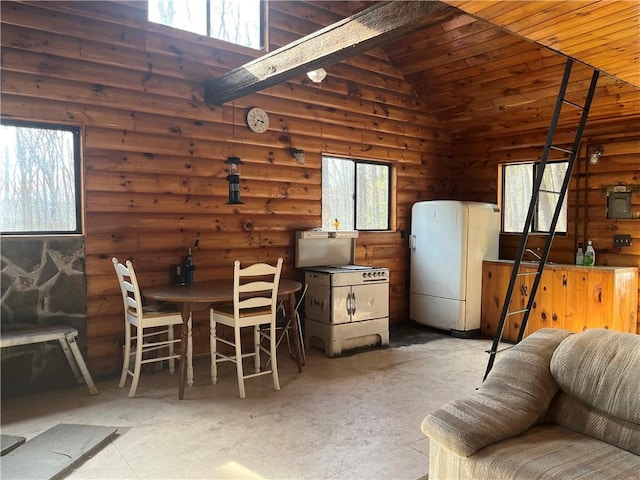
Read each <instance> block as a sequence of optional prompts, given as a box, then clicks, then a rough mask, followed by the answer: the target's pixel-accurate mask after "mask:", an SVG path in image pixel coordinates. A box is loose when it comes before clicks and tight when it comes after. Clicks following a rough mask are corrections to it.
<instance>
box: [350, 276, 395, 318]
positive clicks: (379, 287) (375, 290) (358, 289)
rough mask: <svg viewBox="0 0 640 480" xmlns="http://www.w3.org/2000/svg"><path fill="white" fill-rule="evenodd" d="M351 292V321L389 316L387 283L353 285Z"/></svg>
mask: <svg viewBox="0 0 640 480" xmlns="http://www.w3.org/2000/svg"><path fill="white" fill-rule="evenodd" d="M351 288H352V293H351V321H352V322H361V321H363V320H373V319H376V318H385V317H388V316H389V283H388V282H382V283H368V284H366V285H354V286H353V287H351Z"/></svg>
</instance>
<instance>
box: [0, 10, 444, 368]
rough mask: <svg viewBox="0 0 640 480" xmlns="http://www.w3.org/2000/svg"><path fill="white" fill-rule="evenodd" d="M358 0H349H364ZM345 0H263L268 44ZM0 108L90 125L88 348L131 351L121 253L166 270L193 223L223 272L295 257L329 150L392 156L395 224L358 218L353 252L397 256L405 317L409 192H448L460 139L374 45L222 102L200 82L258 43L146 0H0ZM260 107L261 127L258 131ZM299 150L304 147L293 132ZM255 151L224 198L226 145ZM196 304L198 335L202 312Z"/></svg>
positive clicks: (374, 261) (202, 340)
mask: <svg viewBox="0 0 640 480" xmlns="http://www.w3.org/2000/svg"><path fill="white" fill-rule="evenodd" d="M354 3H357V2H354ZM341 8H345V7H344V6H343V4H342V2H310V3H306V2H288V1H283V2H270V11H269V12H268V18H269V22H270V28H269V38H270V43H271V48H272V49H273V48H276V47H279V46H281V45H284V44H286V43H288V42H291V41H293V40H295V39H296V38H299V37H301V36H303V35H306V34H307V33H310V32H312V31H315V30H318V29H319V28H321V27H322V26H325V25H328V24H331V23H333V22H335V21H337V20H338V19H340V18H342V17H344V16H347V15H348V14H350V13H351V12H345V11H341ZM1 9H2V11H1V19H2V20H1V21H2V24H1V36H2V99H1V100H2V115H3V117H6V118H18V119H24V120H31V121H38V122H52V123H64V124H71V125H78V126H80V127H81V128H82V140H83V142H82V143H83V161H84V187H85V188H84V195H85V235H86V254H87V258H86V272H87V289H88V292H87V295H88V304H87V308H88V312H87V335H88V361H89V364H90V368H91V370H92V372H93V374H94V375H96V376H103V375H111V374H115V373H117V372H118V371H119V369H120V366H121V356H122V350H121V345H122V338H123V335H124V333H123V320H122V300H121V297H120V292H119V289H118V285H117V282H116V278H115V274H114V271H113V266H112V264H111V257H112V256H114V255H115V256H117V257H118V258H120V259H121V260H124V259H127V258H130V259H132V260H133V262H134V265H135V266H136V269H137V271H138V274H139V278H140V281H141V284H142V285H143V286H151V285H156V284H164V283H167V282H169V269H170V265H172V264H176V263H179V261H180V258H181V256H182V255H184V254H185V253H186V250H187V248H189V247H190V246H192V245H193V242H194V240H195V237H196V234H197V232H200V238H201V242H200V249H199V250H198V251H196V252H195V263H196V265H197V271H196V279H197V280H207V279H213V278H218V277H230V276H231V274H232V262H233V260H235V259H236V258H238V259H240V260H241V261H242V262H255V261H274V260H275V259H276V258H277V257H279V256H282V257H284V258H285V268H284V275H285V276H287V277H294V276H298V275H299V272H296V271H295V268H294V265H293V263H294V236H295V232H296V231H298V230H304V229H309V228H315V227H319V226H320V224H321V216H320V214H321V212H320V210H321V168H320V167H321V154H322V153H323V152H327V153H331V154H335V155H344V156H353V157H357V158H364V159H374V160H382V161H386V162H389V163H391V164H392V165H393V167H394V169H393V172H394V173H393V175H394V182H395V192H394V199H393V201H394V203H393V204H394V210H393V222H392V229H391V231H389V232H378V233H363V234H362V235H361V236H360V238H359V240H358V243H357V262H358V263H362V264H371V265H376V266H382V267H388V268H389V269H390V270H391V279H390V283H391V284H390V309H391V312H390V313H391V321H392V322H397V321H402V320H405V319H406V318H407V317H408V315H407V314H408V292H407V279H408V249H407V236H408V231H409V220H410V208H411V205H412V204H413V203H414V202H415V201H418V200H428V199H432V198H443V197H446V196H447V195H449V189H450V186H451V179H450V178H449V177H448V174H449V170H448V160H449V156H450V148H451V144H450V139H449V138H448V137H447V136H446V135H444V134H443V133H442V131H441V130H440V128H439V124H438V122H437V121H436V120H435V119H434V118H432V117H430V116H429V114H427V113H424V111H423V109H422V108H421V103H420V101H419V100H418V98H417V96H416V95H415V93H414V92H413V90H412V89H411V87H410V86H409V85H408V84H407V83H406V82H405V81H404V79H403V78H402V76H401V75H400V74H399V73H398V72H397V70H396V69H395V68H394V67H393V66H392V65H391V64H390V63H389V61H388V59H387V58H386V57H385V55H384V54H383V53H382V52H381V51H379V50H375V51H372V52H368V53H367V54H366V55H360V56H357V57H353V58H350V59H348V60H346V61H344V62H342V63H340V64H336V65H331V66H329V67H327V70H328V73H329V74H328V77H327V79H326V80H325V81H324V82H322V83H321V84H313V83H311V82H310V81H308V80H307V79H306V78H297V79H295V80H294V81H290V82H287V83H285V84H281V85H278V86H275V87H272V88H270V89H268V90H267V91H262V92H259V93H257V94H254V95H250V96H247V97H244V98H241V99H237V100H236V101H235V102H232V103H229V104H225V105H222V106H209V105H206V104H205V103H204V101H203V91H204V81H205V80H207V79H209V78H212V77H216V76H219V75H221V74H223V73H225V72H227V71H228V70H230V69H232V68H235V67H237V66H240V65H242V64H243V63H245V62H247V61H249V60H251V59H253V58H255V57H257V56H258V54H257V53H256V52H253V51H249V50H247V49H243V48H239V47H233V46H230V45H228V44H224V43H222V42H218V41H215V40H213V39H207V38H202V37H199V36H196V35H193V34H189V33H186V32H180V31H177V30H174V29H171V28H167V27H164V26H160V25H154V24H150V23H148V22H147V19H146V18H147V13H146V2H106V1H96V2H20V3H17V2H12V1H3V2H2V3H1ZM251 106H260V107H262V108H263V109H265V110H266V111H267V112H268V113H269V114H270V119H271V125H270V128H269V130H268V131H267V132H266V133H264V134H261V135H258V134H254V133H252V132H250V131H249V130H248V128H247V127H246V125H245V123H244V114H245V112H246V110H247V109H248V108H249V107H251ZM292 146H293V147H296V148H301V149H304V150H305V152H306V162H305V164H304V165H298V164H296V161H295V160H294V159H293V158H291V156H290V154H289V149H290V147H292ZM230 155H235V156H239V157H241V158H242V160H243V161H244V162H245V164H244V165H243V167H242V171H241V195H242V199H243V201H244V202H245V203H244V204H243V205H226V204H225V202H226V201H227V182H226V180H225V177H226V175H227V172H226V169H225V164H224V160H225V159H226V157H228V156H230ZM207 318H208V317H207V314H206V312H199V313H198V315H196V317H195V321H194V339H195V352H196V353H203V352H206V351H207V349H208V343H207V342H208V340H207V335H208V320H207Z"/></svg>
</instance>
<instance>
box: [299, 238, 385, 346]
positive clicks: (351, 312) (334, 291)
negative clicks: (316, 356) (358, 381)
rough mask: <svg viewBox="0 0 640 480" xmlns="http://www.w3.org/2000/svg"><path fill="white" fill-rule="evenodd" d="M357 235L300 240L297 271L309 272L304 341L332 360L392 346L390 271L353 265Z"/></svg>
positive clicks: (307, 273) (307, 275)
mask: <svg viewBox="0 0 640 480" xmlns="http://www.w3.org/2000/svg"><path fill="white" fill-rule="evenodd" d="M357 237H358V232H326V231H317V230H311V231H305V232H298V233H297V236H296V267H297V268H301V269H303V270H304V271H305V283H306V284H307V285H308V290H307V295H306V297H305V304H304V305H305V343H306V344H307V346H308V347H311V346H314V345H315V344H317V342H318V341H322V342H323V344H324V351H325V354H326V355H327V356H329V357H333V356H335V355H339V354H341V353H342V352H343V351H344V350H349V349H353V348H360V347H367V346H373V345H377V344H380V345H388V344H389V269H387V268H378V267H370V266H365V265H355V264H354V258H355V242H356V238H357Z"/></svg>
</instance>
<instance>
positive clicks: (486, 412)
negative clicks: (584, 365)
mask: <svg viewBox="0 0 640 480" xmlns="http://www.w3.org/2000/svg"><path fill="white" fill-rule="evenodd" d="M570 335H572V333H571V332H567V331H565V330H558V329H551V328H546V329H542V330H538V331H537V332H535V333H533V334H532V335H530V336H529V337H527V338H525V339H524V340H523V341H522V342H520V343H519V344H517V345H515V346H514V347H513V348H512V349H511V350H509V351H508V352H506V353H504V354H502V355H503V357H502V358H501V359H500V358H499V360H498V362H497V363H496V366H495V368H494V369H493V370H492V371H491V373H490V374H489V376H488V377H487V380H486V381H485V382H484V383H483V384H482V386H481V387H480V388H479V389H478V391H477V392H475V393H473V394H472V395H470V396H469V397H467V398H465V399H462V400H456V401H454V402H450V403H448V404H446V405H444V406H443V407H441V408H439V409H438V410H436V411H435V412H432V413H430V414H428V415H427V416H426V417H425V419H424V420H423V422H422V431H423V432H424V433H425V435H427V436H428V437H430V438H431V439H432V440H434V441H436V442H438V443H440V444H442V445H443V446H444V448H446V449H447V450H449V451H451V452H453V453H455V454H456V455H459V456H461V457H468V456H470V455H473V454H474V453H475V452H476V451H478V450H479V449H481V448H483V447H485V446H487V445H491V444H492V443H495V442H499V441H500V440H503V439H505V438H508V437H512V436H514V435H518V434H520V433H522V432H524V431H525V430H526V429H527V428H529V427H530V426H532V425H534V424H535V423H536V422H537V421H538V420H539V419H540V418H541V417H543V416H544V413H545V412H546V411H547V408H548V407H549V404H550V403H551V399H552V398H553V397H554V396H555V394H556V392H557V391H558V387H557V385H556V382H555V381H554V380H553V377H552V376H551V372H550V371H549V362H550V360H551V356H552V355H553V352H554V350H555V349H556V347H557V346H558V344H560V342H562V341H563V340H564V339H566V338H567V336H570Z"/></svg>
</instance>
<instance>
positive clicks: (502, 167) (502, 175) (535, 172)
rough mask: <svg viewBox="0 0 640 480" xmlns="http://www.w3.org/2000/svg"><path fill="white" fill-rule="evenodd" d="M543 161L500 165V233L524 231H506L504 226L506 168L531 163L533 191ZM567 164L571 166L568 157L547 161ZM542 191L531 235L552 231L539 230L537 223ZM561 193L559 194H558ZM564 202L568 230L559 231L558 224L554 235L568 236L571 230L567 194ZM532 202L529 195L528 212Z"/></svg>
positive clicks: (534, 215)
mask: <svg viewBox="0 0 640 480" xmlns="http://www.w3.org/2000/svg"><path fill="white" fill-rule="evenodd" d="M541 163H542V162H540V161H535V162H511V163H503V164H500V165H499V169H500V170H499V178H500V185H501V192H500V193H501V195H500V211H501V218H500V233H501V234H504V235H522V233H523V232H522V231H506V230H505V227H504V223H505V222H504V215H505V212H506V208H505V198H506V197H507V194H506V192H507V185H506V181H507V175H506V173H505V169H506V168H507V167H509V166H514V165H530V166H531V167H532V168H533V171H532V175H531V190H532V192H533V185H534V183H535V181H536V177H537V175H538V171H539V169H540V165H541ZM563 163H564V164H566V165H567V168H569V160H567V159H559V160H553V161H551V160H549V161H547V165H553V164H563ZM540 193H542V190H540V192H539V194H538V205H537V207H536V209H535V210H534V212H533V222H532V225H531V230H530V231H529V234H530V235H549V234H550V232H549V230H539V229H537V228H536V227H537V225H538V222H539V218H538V217H539V202H540ZM548 193H552V192H548ZM558 195H559V194H558ZM563 202H566V217H565V219H564V221H565V224H566V227H567V230H565V231H558V230H557V225H556V231H555V232H554V235H557V236H566V235H567V234H568V230H569V218H568V217H569V196H568V195H565V197H564V199H563ZM530 204H531V198H530V197H529V198H528V199H527V212H528V210H529V205H530ZM524 221H526V216H525V218H523V222H524ZM558 221H560V218H559V219H558Z"/></svg>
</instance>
